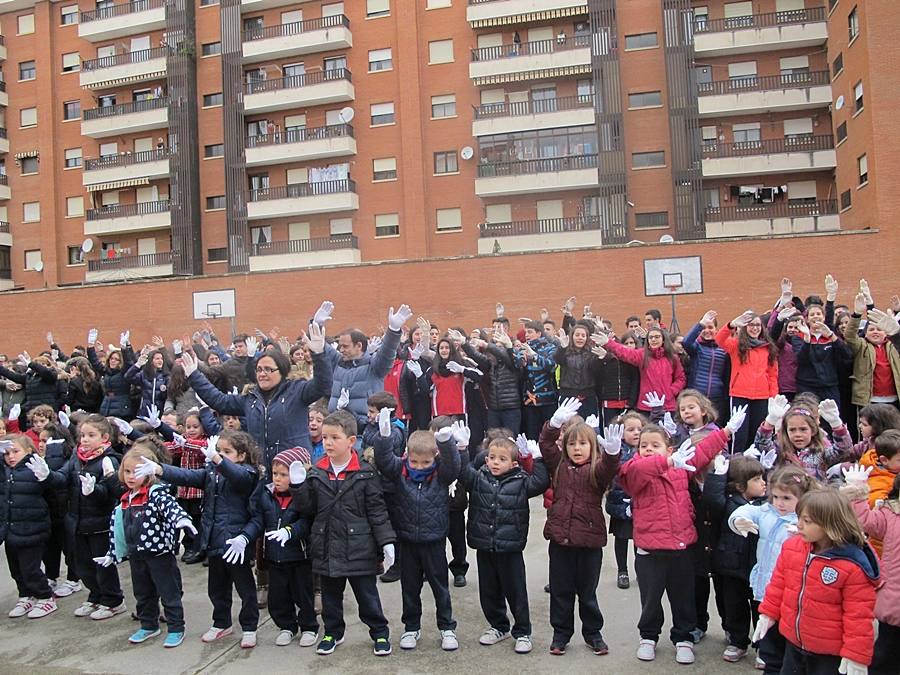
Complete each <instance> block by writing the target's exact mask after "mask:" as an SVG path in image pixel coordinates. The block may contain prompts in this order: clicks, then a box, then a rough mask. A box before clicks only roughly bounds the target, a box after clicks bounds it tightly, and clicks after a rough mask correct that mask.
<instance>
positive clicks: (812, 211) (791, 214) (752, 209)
mask: <svg viewBox="0 0 900 675" xmlns="http://www.w3.org/2000/svg"><path fill="white" fill-rule="evenodd" d="M837 212H838V209H837V201H836V200H834V199H820V200H818V201H814V202H807V203H802V204H789V203H784V202H782V203H780V204H747V205H746V206H722V207H717V208H712V207H711V208H707V209H706V221H707V222H720V221H729V220H756V219H759V218H808V217H810V216H830V215H834V214H836V213H837Z"/></svg>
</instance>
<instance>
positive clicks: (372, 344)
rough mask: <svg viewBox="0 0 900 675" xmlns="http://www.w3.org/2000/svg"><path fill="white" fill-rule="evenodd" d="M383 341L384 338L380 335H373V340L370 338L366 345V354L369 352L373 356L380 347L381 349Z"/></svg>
mask: <svg viewBox="0 0 900 675" xmlns="http://www.w3.org/2000/svg"><path fill="white" fill-rule="evenodd" d="M381 342H382V339H381V338H380V337H378V336H377V335H376V336H375V337H373V338H372V339H371V340H369V344H368V346H367V347H366V354H368V355H369V356H372V355H373V354H374V353H375V352H377V351H378V350H379V349H381Z"/></svg>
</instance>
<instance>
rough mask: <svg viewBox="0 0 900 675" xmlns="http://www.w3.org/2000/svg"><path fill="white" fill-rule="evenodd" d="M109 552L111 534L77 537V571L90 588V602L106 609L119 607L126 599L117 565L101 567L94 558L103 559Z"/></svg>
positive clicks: (102, 533) (88, 598) (81, 535)
mask: <svg viewBox="0 0 900 675" xmlns="http://www.w3.org/2000/svg"><path fill="white" fill-rule="evenodd" d="M108 552H109V534H108V533H107V532H100V533H96V534H76V535H75V569H76V571H77V572H78V576H79V577H81V580H82V581H83V582H84V585H85V586H87V587H88V590H89V591H90V592H89V593H88V597H87V600H88V602H93V603H94V604H97V605H104V606H106V607H118V606H119V605H121V604H122V601H123V600H124V599H125V598H124V596H123V595H122V587H121V585H120V584H119V571H118V570H117V569H116V566H115V565H110V566H109V567H101V566H100V565H98V564H97V563H95V562H94V558H101V557H103V556H105V555H106V554H107V553H108Z"/></svg>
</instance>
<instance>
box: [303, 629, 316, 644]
mask: <svg viewBox="0 0 900 675" xmlns="http://www.w3.org/2000/svg"><path fill="white" fill-rule="evenodd" d="M318 639H319V633H318V631H315V632H314V631H311V630H305V631H303V632H302V633H300V646H301V647H312V646H313V645H314V644H316V640H318Z"/></svg>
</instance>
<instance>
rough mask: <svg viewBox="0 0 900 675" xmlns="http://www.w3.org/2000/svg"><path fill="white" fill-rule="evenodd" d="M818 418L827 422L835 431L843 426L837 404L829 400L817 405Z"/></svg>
mask: <svg viewBox="0 0 900 675" xmlns="http://www.w3.org/2000/svg"><path fill="white" fill-rule="evenodd" d="M819 417H821V418H822V419H823V420H825V421H826V422H828V425H829V426H830V427H831V428H832V429H837V428H838V427H842V426H843V425H844V423H843V422H842V421H841V413H840V411H839V410H838V405H837V403H836V402H834V401H832V400H831V399H830V398H826V399H825V400H824V401H822V402H821V403H820V404H819Z"/></svg>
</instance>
